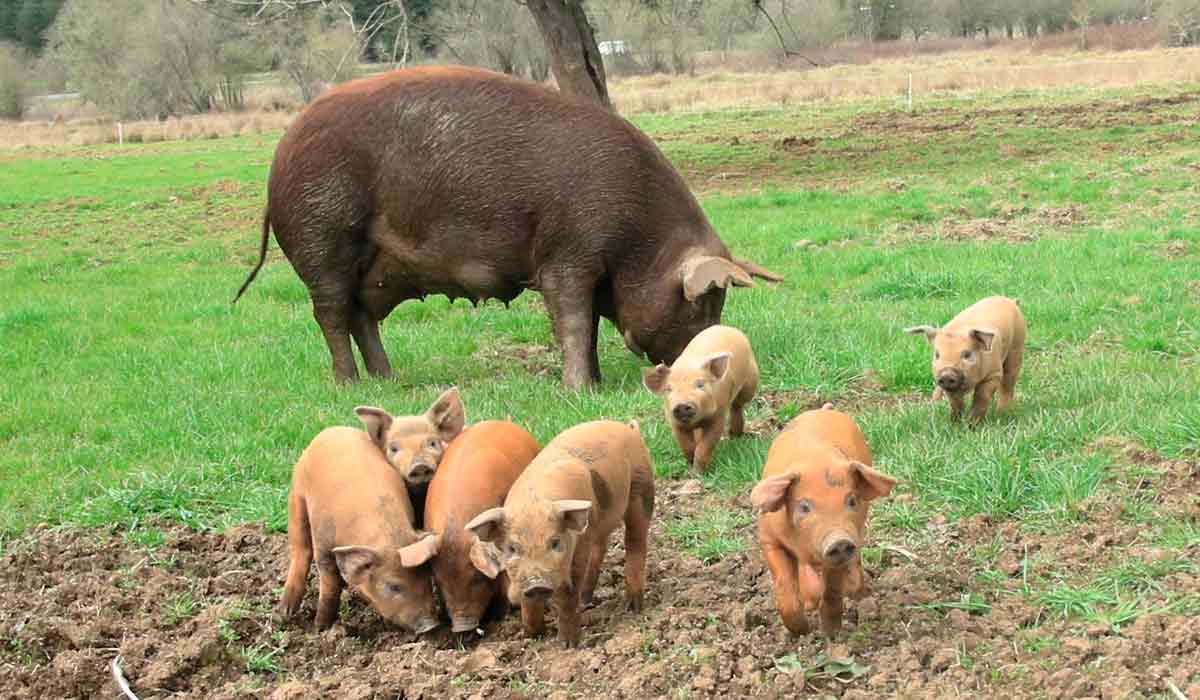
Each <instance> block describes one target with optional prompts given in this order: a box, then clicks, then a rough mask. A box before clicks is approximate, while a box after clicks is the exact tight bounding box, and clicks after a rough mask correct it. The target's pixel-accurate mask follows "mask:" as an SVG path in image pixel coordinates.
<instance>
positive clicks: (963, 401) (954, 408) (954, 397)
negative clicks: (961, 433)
mask: <svg viewBox="0 0 1200 700" xmlns="http://www.w3.org/2000/svg"><path fill="white" fill-rule="evenodd" d="M946 396H947V397H949V399H950V420H952V421H959V420H961V419H962V414H963V409H964V408H966V406H967V397H966V396H964V395H963V394H961V393H954V394H951V393H949V392H946Z"/></svg>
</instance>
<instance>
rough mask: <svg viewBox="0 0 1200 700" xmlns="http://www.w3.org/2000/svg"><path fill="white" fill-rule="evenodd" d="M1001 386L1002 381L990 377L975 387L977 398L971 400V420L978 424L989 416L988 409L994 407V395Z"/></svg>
mask: <svg viewBox="0 0 1200 700" xmlns="http://www.w3.org/2000/svg"><path fill="white" fill-rule="evenodd" d="M999 386H1000V381H999V380H996V379H989V380H987V381H984V382H980V383H979V385H978V386H976V387H975V398H974V400H972V401H971V422H972V423H975V424H976V425H978V424H979V423H982V422H983V419H984V417H985V416H987V412H988V409H989V408H991V407H992V397H994V396H995V395H996V389H997V387H999Z"/></svg>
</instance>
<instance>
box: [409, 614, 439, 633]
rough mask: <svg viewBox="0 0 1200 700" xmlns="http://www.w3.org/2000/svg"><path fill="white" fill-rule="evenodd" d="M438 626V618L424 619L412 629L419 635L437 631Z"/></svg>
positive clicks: (418, 621) (417, 622)
mask: <svg viewBox="0 0 1200 700" xmlns="http://www.w3.org/2000/svg"><path fill="white" fill-rule="evenodd" d="M437 626H438V620H437V618H436V617H423V618H421V619H419V620H417V621H416V622H415V623H414V624H413V626H412V629H413V632H415V633H417V634H425V633H426V632H430V631H432V630H435V629H437Z"/></svg>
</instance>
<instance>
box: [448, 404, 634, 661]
mask: <svg viewBox="0 0 1200 700" xmlns="http://www.w3.org/2000/svg"><path fill="white" fill-rule="evenodd" d="M653 473H654V472H653V468H652V467H651V464H650V453H649V451H648V450H647V449H646V443H645V442H644V441H643V440H642V435H641V433H640V432H638V428H637V423H636V422H634V423H630V424H628V425H627V424H625V423H617V422H615V421H594V422H591V423H583V424H581V425H577V426H575V427H573V428H570V429H568V430H566V431H565V432H563V433H561V434H559V436H558V437H556V438H554V440H552V441H551V442H550V444H548V445H546V448H545V449H544V450H542V451H541V453H540V454H538V456H537V458H536V459H534V460H533V462H532V463H531V464H530V465H529V466H528V467H527V468H526V469H525V471H524V472H523V473H522V474H521V476H520V477H519V478H518V479H517V481H516V483H514V484H513V487H512V490H511V491H509V492H508V497H507V498H505V499H504V507H503V508H492V509H491V510H487V511H484V512H483V513H480V514H479V516H478V517H476V518H475V519H474V520H472V521H471V522H470V523H468V524H467V529H468V530H472V531H474V532H475V534H476V535H478V536H479V539H481V540H483V541H486V542H495V543H497V544H498V545H499V546H498V548H497V549H493V550H490V554H491V555H492V556H493V557H494V561H493V565H494V566H495V567H496V568H497V569H503V570H505V571H506V572H507V573H508V578H509V586H508V599H509V601H510V602H511V603H512V604H513V605H517V604H519V605H520V606H521V621H522V623H523V624H524V627H525V632H526V633H527V634H530V635H536V634H540V633H541V632H542V630H543V629H544V627H545V611H546V603H547V601H548V600H549V599H550V597H551V596H552V595H553V596H554V598H555V603H556V605H557V608H558V638H559V640H561V641H562V642H563V643H564V644H565V645H566V646H575V645H577V644H578V643H579V632H580V631H579V604H580V603H581V602H582V603H583V604H584V605H586V604H588V603H590V602H591V599H592V594H593V592H594V591H595V590H596V579H597V578H598V577H599V576H600V566H601V565H602V564H603V563H604V554H605V552H606V551H607V549H608V539H609V535H611V534H612V531H613V530H615V529H616V528H617V527H618V526H619V525H621V523H622V522H624V524H625V592H626V596H627V601H628V604H629V608H630V609H631V610H641V608H642V598H643V595H644V592H645V587H646V578H645V576H646V571H645V569H646V545H647V541H648V538H649V530H650V516H651V514H652V513H653V512H654V476H653Z"/></svg>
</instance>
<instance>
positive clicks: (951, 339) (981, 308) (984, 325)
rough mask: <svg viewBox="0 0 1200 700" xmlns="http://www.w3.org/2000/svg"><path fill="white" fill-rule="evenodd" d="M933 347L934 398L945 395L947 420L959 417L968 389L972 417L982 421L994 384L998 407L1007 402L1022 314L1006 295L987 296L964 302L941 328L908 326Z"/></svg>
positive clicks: (1017, 362) (1021, 342)
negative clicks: (947, 405)
mask: <svg viewBox="0 0 1200 700" xmlns="http://www.w3.org/2000/svg"><path fill="white" fill-rule="evenodd" d="M904 330H905V332H907V333H913V334H920V335H924V336H925V338H926V340H928V341H929V344H930V345H932V346H933V379H934V382H935V383H936V385H937V388H936V389H934V394H933V398H934V399H935V400H936V399H938V398H940V397H941V396H942V395H945V396H946V397H948V398H949V399H950V419H951V420H958V419H960V418H961V417H962V413H963V408H965V406H966V396H967V394H973V395H974V399H972V401H971V420H972V421H973V422H975V423H979V422H981V421H982V420H983V419H984V417H985V416H986V415H987V412H988V409H989V408H991V405H992V397H993V396H995V395H996V390H997V389H999V393H1000V400H999V401H998V402H997V404H996V410H997V411H1004V410H1005V409H1007V408H1008V405H1009V404H1010V403H1012V400H1013V392H1014V391H1015V389H1016V386H1017V376H1018V375H1019V374H1020V373H1021V362H1022V360H1024V358H1025V331H1026V329H1025V316H1024V315H1023V314H1022V313H1021V308H1020V307H1019V306H1017V302H1016V301H1015V300H1013V299H1009V298H1008V297H987V298H986V299H981V300H979V301H977V302H975V303H974V304H972V305H971V306H968V307H967V308H966V309H964V310H963V311H962V313H960V314H959V315H957V316H955V317H954V318H952V319H951V320H950V322H949V323H947V324H946V325H944V326H942V327H941V328H934V327H933V326H913V327H912V328H905V329H904Z"/></svg>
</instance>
